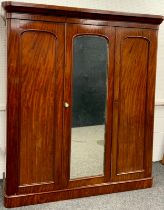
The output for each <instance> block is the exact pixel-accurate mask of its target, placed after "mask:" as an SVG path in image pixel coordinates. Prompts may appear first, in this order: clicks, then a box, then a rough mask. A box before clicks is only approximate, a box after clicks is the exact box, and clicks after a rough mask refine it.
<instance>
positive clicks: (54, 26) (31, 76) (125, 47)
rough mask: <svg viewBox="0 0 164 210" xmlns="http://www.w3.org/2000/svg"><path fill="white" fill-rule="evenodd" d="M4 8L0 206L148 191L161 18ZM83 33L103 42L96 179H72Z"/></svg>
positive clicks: (42, 7)
mask: <svg viewBox="0 0 164 210" xmlns="http://www.w3.org/2000/svg"><path fill="white" fill-rule="evenodd" d="M3 7H4V9H5V10H6V18H7V27H8V70H7V74H8V76H7V81H8V82H7V86H8V87H7V165H6V183H5V187H4V189H5V193H4V194H5V198H4V201H5V206H6V207H17V206H22V205H30V204H36V203H44V202H49V201H57V200H63V199H70V198H77V197H83V196H91V195H98V194H105V193H112V192H120V191H126V190H133V189H140V188H147V187H151V185H152V177H151V176H152V175H151V174H152V145H153V119H154V95H155V75H156V52H157V33H158V31H157V30H156V29H157V28H158V26H159V24H160V23H161V22H162V20H163V17H162V16H152V15H140V14H129V13H116V12H110V11H100V10H89V9H80V8H78V9H77V8H67V7H57V6H49V5H48V6H46V5H36V4H25V3H17V2H5V3H3ZM119 26H120V27H119ZM83 34H85V35H87V34H89V35H95V36H102V37H104V38H105V39H106V40H107V42H108V51H109V54H108V79H107V98H106V107H107V112H106V129H105V131H106V132H105V154H104V158H105V161H104V175H102V176H93V177H92V176H91V177H84V178H81V179H75V180H70V153H71V111H72V66H73V65H72V60H73V48H72V46H73V39H74V37H75V36H78V35H83ZM65 101H66V102H68V103H69V104H70V107H69V108H68V109H65V108H64V102H65Z"/></svg>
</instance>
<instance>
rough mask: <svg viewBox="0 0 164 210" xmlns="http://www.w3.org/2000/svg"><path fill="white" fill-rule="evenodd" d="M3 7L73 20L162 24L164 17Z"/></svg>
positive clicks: (39, 6) (24, 5)
mask: <svg viewBox="0 0 164 210" xmlns="http://www.w3.org/2000/svg"><path fill="white" fill-rule="evenodd" d="M2 7H3V8H4V9H5V10H6V11H7V12H8V13H11V12H17V13H31V14H33V13H34V14H46V15H54V14H55V15H56V16H66V17H71V18H72V17H73V18H83V17H84V18H86V19H101V20H108V21H109V20H113V21H128V22H138V23H139V22H141V23H152V24H160V23H161V22H162V20H163V17H162V16H160V15H145V14H137V13H136V14H135V13H125V12H113V11H107V10H106V11H105V10H96V9H85V8H73V7H63V6H62V7H61V6H54V5H44V4H31V3H23V2H12V1H6V2H3V3H2Z"/></svg>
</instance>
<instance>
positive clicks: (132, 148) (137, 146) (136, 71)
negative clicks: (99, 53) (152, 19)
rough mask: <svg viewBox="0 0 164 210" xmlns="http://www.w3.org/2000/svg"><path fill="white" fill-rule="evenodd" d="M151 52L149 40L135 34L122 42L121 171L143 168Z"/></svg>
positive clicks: (119, 126)
mask: <svg viewBox="0 0 164 210" xmlns="http://www.w3.org/2000/svg"><path fill="white" fill-rule="evenodd" d="M148 53H149V42H148V40H147V39H144V38H142V37H137V36H136V37H135V36H134V37H127V38H125V39H123V40H122V42H121V64H120V65H121V68H120V85H119V87H120V89H119V125H118V148H117V173H118V174H120V173H128V172H132V171H133V172H134V171H137V170H143V168H144V165H143V164H144V138H145V109H146V107H145V105H146V84H147V68H148Z"/></svg>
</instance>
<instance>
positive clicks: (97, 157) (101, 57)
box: [70, 35, 108, 179]
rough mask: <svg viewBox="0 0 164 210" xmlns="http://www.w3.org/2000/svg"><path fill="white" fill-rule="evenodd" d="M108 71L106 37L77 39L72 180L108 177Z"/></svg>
mask: <svg viewBox="0 0 164 210" xmlns="http://www.w3.org/2000/svg"><path fill="white" fill-rule="evenodd" d="M107 69H108V41H107V40H106V39H105V38H104V37H101V36H96V35H81V36H77V37H75V38H74V40H73V73H72V130H71V172H70V178H71V179H76V178H80V177H89V176H97V175H103V174H104V151H105V149H104V148H105V146H104V144H105V121H106V96H107Z"/></svg>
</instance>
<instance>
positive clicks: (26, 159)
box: [6, 20, 65, 195]
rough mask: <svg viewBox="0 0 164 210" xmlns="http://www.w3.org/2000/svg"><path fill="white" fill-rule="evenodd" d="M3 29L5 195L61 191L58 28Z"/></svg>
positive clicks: (26, 25)
mask: <svg viewBox="0 0 164 210" xmlns="http://www.w3.org/2000/svg"><path fill="white" fill-rule="evenodd" d="M9 24H10V25H11V31H10V35H9V37H8V111H7V115H8V117H7V119H8V128H7V172H6V193H7V195H11V194H15V193H18V194H19V193H30V192H35V191H36V192H39V191H48V190H52V189H57V188H61V187H63V185H64V180H63V176H62V172H63V171H62V162H61V153H62V131H63V129H62V123H63V121H62V119H63V117H62V112H63V69H64V37H65V32H64V25H63V24H56V23H53V24H52V23H48V22H39V21H34V22H33V21H28V20H27V21H26V20H11V22H10V23H9Z"/></svg>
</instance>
